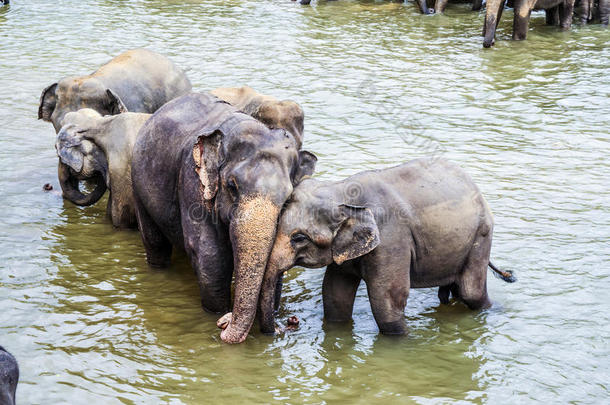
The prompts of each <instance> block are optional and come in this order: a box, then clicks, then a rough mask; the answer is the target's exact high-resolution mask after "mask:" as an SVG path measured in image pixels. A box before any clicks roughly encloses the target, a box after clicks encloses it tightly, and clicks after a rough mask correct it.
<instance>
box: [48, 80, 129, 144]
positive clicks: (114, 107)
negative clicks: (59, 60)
mask: <svg viewBox="0 0 610 405" xmlns="http://www.w3.org/2000/svg"><path fill="white" fill-rule="evenodd" d="M81 108H91V109H93V110H95V111H97V112H99V113H100V114H101V115H115V114H119V113H122V112H126V111H127V108H126V107H125V105H124V104H123V102H122V101H121V99H120V98H119V96H118V95H117V94H116V93H115V92H114V91H113V90H112V89H108V88H106V87H105V86H104V85H103V84H102V83H101V82H100V81H99V80H97V79H96V78H94V77H89V78H79V77H71V78H65V79H62V80H60V81H59V82H58V83H53V84H52V85H50V86H49V87H47V88H46V89H44V90H43V91H42V94H41V96H40V104H39V106H38V119H42V120H44V121H49V122H51V123H52V124H53V126H54V127H55V132H59V130H60V129H61V127H62V126H63V120H64V118H65V116H66V114H67V113H69V112H71V111H78V110H80V109H81Z"/></svg>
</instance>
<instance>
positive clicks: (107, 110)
mask: <svg viewBox="0 0 610 405" xmlns="http://www.w3.org/2000/svg"><path fill="white" fill-rule="evenodd" d="M189 91H191V82H190V81H189V79H188V78H187V77H186V74H185V73H184V71H183V70H182V69H180V68H179V67H178V66H176V65H175V64H174V63H173V62H172V61H171V60H169V59H168V58H166V57H165V56H163V55H160V54H158V53H155V52H152V51H149V50H147V49H133V50H129V51H127V52H124V53H122V54H120V55H119V56H117V57H115V58H114V59H112V60H111V61H109V62H108V63H106V64H105V65H103V66H102V67H100V68H99V69H98V70H96V71H95V72H93V73H92V74H90V75H87V76H80V77H66V78H64V79H61V80H60V81H59V82H57V83H53V84H52V85H50V86H49V87H47V88H45V89H44V90H43V91H42V94H41V96H40V105H39V106H38V119H42V120H44V121H49V122H51V123H52V124H53V126H54V127H55V132H59V130H60V129H61V127H62V126H63V123H62V121H63V119H64V116H65V115H66V114H67V113H69V112H70V111H78V110H80V109H81V108H91V109H93V110H96V111H97V112H99V113H100V114H102V115H114V114H119V113H121V112H125V111H131V112H143V113H153V112H155V111H156V110H157V109H158V108H159V107H161V106H162V105H163V104H165V103H167V102H168V101H170V100H172V99H174V98H176V97H178V96H181V95H183V94H186V93H188V92H189Z"/></svg>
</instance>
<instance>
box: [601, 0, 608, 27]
mask: <svg viewBox="0 0 610 405" xmlns="http://www.w3.org/2000/svg"><path fill="white" fill-rule="evenodd" d="M609 17H610V0H599V20H600V22H601V24H602V25H603V26H608V20H610V18H609Z"/></svg>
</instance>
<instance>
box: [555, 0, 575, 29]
mask: <svg viewBox="0 0 610 405" xmlns="http://www.w3.org/2000/svg"><path fill="white" fill-rule="evenodd" d="M573 15H574V0H566V1H565V2H564V3H563V4H560V5H559V26H560V27H561V29H562V30H569V29H570V28H571V27H572V17H573Z"/></svg>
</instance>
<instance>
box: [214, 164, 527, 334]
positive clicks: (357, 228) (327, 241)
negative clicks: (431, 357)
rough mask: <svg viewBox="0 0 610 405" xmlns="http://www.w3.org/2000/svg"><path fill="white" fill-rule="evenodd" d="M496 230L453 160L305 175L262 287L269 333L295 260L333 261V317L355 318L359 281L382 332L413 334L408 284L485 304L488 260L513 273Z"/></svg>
mask: <svg viewBox="0 0 610 405" xmlns="http://www.w3.org/2000/svg"><path fill="white" fill-rule="evenodd" d="M492 233H493V217H492V213H491V211H490V209H489V206H488V205H487V202H486V201H485V199H484V198H483V196H482V194H481V192H480V191H479V189H478V188H477V186H476V185H475V184H474V182H473V181H472V179H471V178H470V176H468V174H467V173H466V172H465V171H464V170H463V169H461V168H460V167H459V166H458V165H457V164H455V163H452V162H450V161H448V160H445V159H441V158H438V157H433V158H421V159H416V160H412V161H409V162H406V163H404V164H402V165H399V166H395V167H392V168H388V169H384V170H374V171H365V172H360V173H358V174H355V175H353V176H351V177H348V178H346V179H344V180H342V181H339V182H321V181H318V180H315V179H310V178H308V179H304V180H303V181H302V182H301V183H300V184H299V185H298V186H297V187H295V189H294V192H293V194H292V195H291V197H290V198H289V200H288V202H287V203H286V205H285V207H284V209H283V211H282V215H281V217H280V221H279V225H278V230H277V235H276V239H275V241H274V244H273V248H272V251H271V256H270V258H269V260H268V265H267V269H266V271H265V275H264V279H263V284H262V286H261V290H260V297H259V314H260V322H261V331H262V332H263V333H271V334H272V333H274V330H275V328H274V314H273V312H274V300H275V297H274V295H275V294H276V289H275V288H274V287H275V282H276V281H275V280H276V279H277V278H278V276H279V275H280V274H282V273H283V272H285V271H287V270H288V269H290V268H291V267H292V266H294V265H298V266H303V267H307V268H321V267H324V266H327V268H326V273H325V276H324V281H323V286H322V294H323V304H324V317H325V319H326V320H327V321H329V322H344V321H349V320H350V319H351V316H352V309H353V304H354V298H355V295H356V290H357V289H358V286H359V284H360V282H361V280H364V282H365V283H366V286H367V290H368V295H369V301H370V305H371V309H372V312H373V315H374V318H375V321H376V322H377V325H378V327H379V330H380V331H381V333H383V334H390V335H392V334H397V335H400V334H404V333H405V332H406V330H407V328H406V323H405V319H404V309H405V306H406V303H407V298H408V296H409V289H410V288H424V287H437V286H438V287H440V288H439V292H438V296H439V299H440V301H441V302H442V303H448V302H449V295H450V293H451V294H452V295H453V296H454V297H455V298H456V299H458V300H460V301H462V302H463V303H465V304H466V305H467V306H468V307H469V308H471V309H481V308H487V307H489V306H490V305H491V303H490V300H489V297H488V295H487V273H486V270H487V267H488V266H490V267H491V268H492V270H494V272H497V273H498V274H499V275H500V276H501V277H502V278H503V279H504V280H505V281H507V282H512V281H514V280H515V279H514V277H513V276H512V273H511V272H505V271H501V270H499V269H497V268H496V267H495V266H494V265H493V264H491V262H490V250H491V241H492ZM221 319H222V318H221ZM225 319H230V320H231V321H233V319H232V315H230V316H226V315H225Z"/></svg>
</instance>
